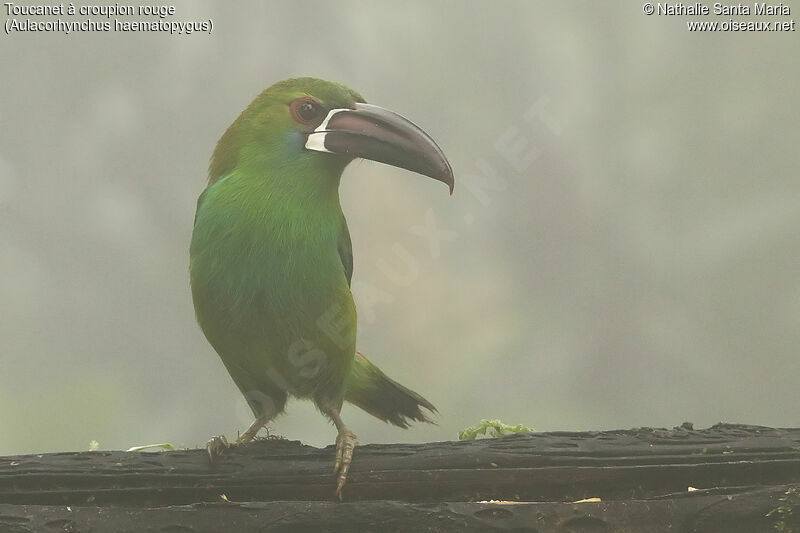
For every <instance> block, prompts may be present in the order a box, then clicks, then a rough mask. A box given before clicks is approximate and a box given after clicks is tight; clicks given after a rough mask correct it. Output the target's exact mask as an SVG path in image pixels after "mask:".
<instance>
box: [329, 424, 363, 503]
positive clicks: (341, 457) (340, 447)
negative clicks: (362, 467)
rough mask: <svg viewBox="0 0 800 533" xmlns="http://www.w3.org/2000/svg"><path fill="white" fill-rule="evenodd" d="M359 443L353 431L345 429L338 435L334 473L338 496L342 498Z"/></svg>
mask: <svg viewBox="0 0 800 533" xmlns="http://www.w3.org/2000/svg"><path fill="white" fill-rule="evenodd" d="M357 444H358V437H356V436H355V434H354V433H353V432H352V431H349V430H345V431H342V432H341V433H339V434H338V435H337V436H336V462H335V463H334V464H333V473H334V474H338V476H337V478H336V497H337V498H338V499H339V501H341V500H342V490H343V489H344V484H345V482H346V481H347V471H348V470H350V463H351V462H352V461H353V450H355V449H356V445H357Z"/></svg>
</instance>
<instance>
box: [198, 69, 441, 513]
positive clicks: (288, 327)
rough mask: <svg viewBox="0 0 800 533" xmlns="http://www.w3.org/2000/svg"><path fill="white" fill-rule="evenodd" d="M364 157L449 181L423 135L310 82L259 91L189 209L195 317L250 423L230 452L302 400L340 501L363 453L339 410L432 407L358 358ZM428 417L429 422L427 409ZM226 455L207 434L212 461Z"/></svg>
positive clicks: (416, 413)
mask: <svg viewBox="0 0 800 533" xmlns="http://www.w3.org/2000/svg"><path fill="white" fill-rule="evenodd" d="M355 158H364V159H370V160H373V161H379V162H382V163H386V164H389V165H393V166H396V167H401V168H404V169H408V170H411V171H413V172H416V173H419V174H423V175H425V176H429V177H431V178H434V179H436V180H439V181H442V182H444V183H445V184H447V186H448V187H449V189H450V193H451V194H452V192H453V185H454V179H453V171H452V169H451V167H450V164H449V163H448V161H447V159H446V158H445V156H444V154H443V153H442V150H441V149H440V148H439V147H438V146H437V145H436V143H435V142H434V141H433V140H432V139H431V138H430V137H429V136H428V135H427V134H426V133H425V132H424V131H422V130H421V129H420V128H419V127H417V126H416V125H414V124H413V123H412V122H410V121H409V120H407V119H405V118H403V117H402V116H400V115H398V114H397V113H394V112H392V111H388V110H386V109H384V108H382V107H378V106H375V105H371V104H367V103H365V102H364V99H363V98H362V97H361V96H360V95H359V94H358V93H356V92H355V91H353V90H351V89H348V88H347V87H345V86H343V85H340V84H338V83H332V82H329V81H324V80H320V79H315V78H293V79H289V80H285V81H282V82H279V83H276V84H275V85H273V86H271V87H269V88H268V89H266V90H264V91H263V92H262V93H261V94H259V95H258V96H257V97H256V98H255V99H254V100H253V102H252V103H251V104H250V105H249V106H248V107H247V109H245V110H244V111H243V112H242V113H241V114H240V115H239V117H238V118H237V119H236V120H235V121H234V122H233V123H232V124H231V125H230V127H229V128H228V129H227V131H226V132H225V133H224V134H223V135H222V137H221V138H220V140H219V142H218V143H217V146H216V149H215V150H214V153H213V155H212V157H211V163H210V165H209V171H208V186H207V187H206V189H205V190H204V191H203V193H202V194H201V195H200V198H199V199H198V201H197V212H196V214H195V220H194V230H193V233H192V242H191V247H190V278H191V288H192V297H193V300H194V308H195V313H196V315H197V321H198V322H199V324H200V327H201V328H202V330H203V333H204V334H205V336H206V338H207V339H208V341H209V343H211V345H212V346H213V348H214V350H216V352H217V353H218V354H219V356H220V358H221V359H222V362H223V363H224V365H225V368H227V370H228V372H229V373H230V375H231V377H232V378H233V381H234V382H235V383H236V385H237V386H238V387H239V389H240V390H241V391H242V393H243V394H244V397H245V399H246V400H247V403H248V405H249V406H250V408H251V409H252V411H253V413H254V415H255V421H254V422H253V424H252V425H251V426H250V427H249V428H248V429H247V430H246V431H245V432H244V433H243V434H242V435H241V436H240V437H239V438H238V439H237V441H236V442H237V443H239V444H240V443H245V442H248V441H251V440H253V438H254V437H255V436H256V434H257V433H258V431H259V430H260V429H261V428H262V427H264V426H265V425H266V424H267V423H268V422H269V421H270V420H272V419H273V418H275V417H276V416H277V415H279V414H280V413H282V412H283V410H284V406H285V404H286V400H287V398H288V397H295V398H305V399H310V400H311V401H313V402H314V404H316V406H317V408H318V409H319V410H320V411H321V412H322V413H323V414H324V415H325V416H327V417H328V418H329V419H330V420H331V421H332V422H333V424H334V425H335V426H336V429H337V431H338V435H337V437H336V458H335V464H334V473H335V475H336V495H337V496H338V497H339V498H340V499H341V497H342V488H343V487H344V484H345V481H346V479H347V472H348V469H349V467H350V463H351V461H352V457H353V450H354V449H355V446H356V444H357V442H358V441H357V439H356V436H355V435H354V434H353V433H352V432H351V431H350V430H349V429H348V428H347V426H346V425H345V423H344V422H343V421H342V417H341V415H340V411H341V408H342V403H343V402H344V401H347V402H350V403H352V404H354V405H356V406H358V407H360V408H361V409H363V410H365V411H367V412H368V413H370V414H371V415H373V416H375V417H377V418H379V419H381V420H384V421H386V422H389V423H391V424H394V425H396V426H400V427H403V428H405V427H408V425H409V423H410V422H412V421H425V422H430V419H429V415H430V413H434V412H435V411H436V409H435V408H434V406H433V405H432V404H431V403H430V402H429V401H428V400H426V399H425V398H423V397H422V396H420V395H419V394H417V393H416V392H414V391H412V390H409V389H407V388H406V387H404V386H402V385H400V384H399V383H397V382H395V381H393V380H392V379H390V378H389V377H387V376H386V375H385V374H384V373H383V372H382V371H381V370H380V369H379V368H378V367H377V366H375V364H374V363H372V362H371V361H370V360H368V359H367V358H366V357H364V356H363V355H362V354H361V353H359V352H357V351H356V308H355V304H354V302H353V295H352V294H351V292H350V281H351V278H352V275H353V254H352V248H351V244H350V234H349V232H348V229H347V223H346V221H345V217H344V215H343V214H342V208H341V205H340V203H339V181H340V178H341V175H342V171H343V170H344V168H345V167H346V166H347V164H348V163H350V161H352V160H353V159H355ZM426 411H427V412H426ZM227 446H229V445H228V443H227V440H226V439H225V438H224V437H222V436H218V437H213V438H212V439H211V440H210V441H209V443H208V446H207V449H208V451H209V455H210V456H211V457H212V460H213V458H214V457H215V456H216V455H217V454H219V453H220V452H221V451H222V450H224V449H225V448H226V447H227Z"/></svg>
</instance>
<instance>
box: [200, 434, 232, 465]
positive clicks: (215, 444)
mask: <svg viewBox="0 0 800 533" xmlns="http://www.w3.org/2000/svg"><path fill="white" fill-rule="evenodd" d="M230 447H231V444H230V443H229V442H228V439H226V438H225V435H214V436H213V437H211V438H210V439H208V442H207V443H206V453H207V454H208V460H209V461H211V462H212V463H213V462H214V461H215V460H216V459H217V457H219V456H220V455H222V452H224V451H225V450H227V449H228V448H230Z"/></svg>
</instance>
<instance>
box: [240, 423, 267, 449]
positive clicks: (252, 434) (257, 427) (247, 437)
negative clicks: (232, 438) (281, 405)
mask: <svg viewBox="0 0 800 533" xmlns="http://www.w3.org/2000/svg"><path fill="white" fill-rule="evenodd" d="M268 421H269V419H268V418H267V417H266V416H259V417H258V418H256V419H255V420H253V423H252V424H250V427H249V428H247V431H245V432H244V433H242V435H241V436H240V437H239V438H238V439H236V444H245V443H247V442H250V441H251V440H253V439H254V438H256V434H257V433H258V432H259V431H261V428H263V427H264V426H266V425H267V422H268Z"/></svg>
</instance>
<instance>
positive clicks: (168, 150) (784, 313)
mask: <svg viewBox="0 0 800 533" xmlns="http://www.w3.org/2000/svg"><path fill="white" fill-rule="evenodd" d="M76 5H82V3H77V4H76ZM172 5H175V6H176V15H175V16H174V17H171V18H170V19H167V20H175V21H195V20H197V21H202V20H207V19H212V20H213V23H214V30H213V33H212V34H211V35H208V34H203V33H196V34H192V35H188V36H187V35H174V36H170V35H169V34H154V33H129V34H125V33H115V32H109V33H88V34H70V35H64V34H57V33H40V32H37V33H32V32H30V33H12V34H11V35H10V36H9V35H5V34H2V35H0V58H1V59H2V66H3V71H2V79H0V454H18V453H30V452H41V451H61V450H82V449H88V447H89V442H90V441H91V440H96V441H98V442H99V444H100V448H101V449H115V448H116V449H118V448H128V447H130V446H135V445H142V444H149V443H156V442H171V443H173V444H175V445H178V446H201V445H203V444H204V443H205V441H206V439H207V438H208V437H209V436H211V435H214V434H220V433H224V434H226V435H228V437H235V435H236V432H237V431H243V430H244V429H245V428H246V427H247V426H248V425H249V424H250V422H251V420H252V419H251V414H250V412H249V409H248V408H247V407H246V404H245V402H244V400H243V399H242V397H241V394H240V393H239V391H238V390H237V389H236V387H235V386H234V384H233V381H232V380H231V378H230V377H229V376H228V374H227V372H226V371H225V369H224V367H223V366H222V363H221V362H220V360H219V358H218V357H217V355H216V354H215V353H214V351H213V350H212V348H211V347H210V346H209V345H208V344H207V342H206V341H205V339H204V337H203V335H202V333H201V331H200V329H199V327H198V326H197V325H196V323H195V320H194V312H193V308H192V302H191V297H190V292H189V281H188V270H187V269H188V245H189V238H190V235H191V230H192V219H193V216H194V209H195V202H196V199H197V196H198V195H199V194H200V192H201V191H202V190H203V188H204V184H205V180H206V169H207V165H208V160H209V157H210V155H211V152H212V150H213V148H214V145H215V143H216V141H217V139H218V138H219V137H220V135H221V134H222V133H223V132H224V131H225V129H226V128H227V127H228V125H229V124H230V123H231V122H232V121H233V120H234V119H235V118H236V117H237V115H238V114H239V113H240V111H241V110H242V109H244V108H245V107H246V106H247V105H248V104H249V103H250V101H251V100H252V98H253V97H255V96H256V95H257V94H258V93H259V92H260V91H261V90H263V89H264V88H266V87H267V86H269V85H271V84H272V83H274V82H276V81H279V80H282V79H285V78H288V77H292V76H299V75H308V76H315V77H321V78H326V79H330V80H334V81H338V82H341V83H344V84H346V85H348V86H350V87H352V88H354V89H356V90H357V91H359V92H361V93H362V94H363V95H364V96H365V98H366V99H367V101H368V102H371V103H375V104H378V105H381V106H384V107H387V108H389V109H392V110H394V111H397V112H399V113H401V114H403V115H405V116H407V117H408V118H410V119H411V120H413V121H414V122H416V123H417V124H418V125H420V126H421V127H422V128H424V129H425V130H426V131H427V132H428V133H430V134H431V136H432V137H433V138H434V139H436V141H437V142H438V143H439V145H440V146H441V147H442V148H443V150H444V152H445V153H446V154H447V156H448V158H449V160H450V162H451V164H452V166H453V169H454V171H455V176H456V187H455V194H454V195H453V196H452V197H449V196H448V194H447V190H446V187H444V186H443V185H442V184H441V183H438V182H435V181H433V180H429V179H425V178H422V177H420V176H418V175H415V174H412V173H410V172H407V171H404V170H400V169H396V168H391V167H388V166H385V165H381V164H378V163H374V162H369V161H357V162H355V163H353V164H352V165H350V167H349V168H348V169H347V170H346V171H345V175H344V177H343V180H342V187H341V198H342V202H343V208H344V211H345V214H346V215H347V217H348V222H349V226H350V231H351V234H352V239H353V249H354V256H355V274H354V278H353V281H354V285H353V288H354V293H355V296H356V303H357V305H358V306H359V349H360V350H361V351H363V352H364V353H365V354H366V355H367V356H368V357H370V359H371V360H373V361H374V362H375V363H376V364H378V365H379V366H380V367H382V369H383V370H384V371H385V372H386V373H387V374H388V375H390V376H391V377H393V378H394V379H396V380H397V381H399V382H401V383H402V384H404V385H406V386H408V387H410V388H412V389H414V390H416V391H418V392H420V393H421V394H422V395H424V396H425V397H426V398H428V399H429V400H430V401H431V402H433V403H434V404H435V405H436V406H437V407H438V408H439V411H440V416H439V418H438V425H436V426H434V425H417V426H415V427H413V428H411V429H409V430H401V429H398V428H394V427H391V426H389V425H387V424H384V423H383V422H381V421H379V420H377V419H374V418H372V417H371V416H369V415H367V414H365V413H363V412H361V411H360V410H358V409H357V408H355V407H353V406H346V407H345V409H344V411H343V417H344V420H345V421H346V422H347V423H348V425H349V426H350V427H351V428H352V429H353V431H354V432H355V433H356V434H357V435H358V436H359V437H360V440H361V442H362V443H370V442H403V441H405V442H420V441H430V440H446V439H454V438H456V435H457V433H458V431H459V430H461V429H463V428H464V427H466V426H469V425H472V424H475V423H477V422H478V421H479V420H480V419H481V418H499V419H501V420H503V421H504V422H507V423H510V424H520V423H521V424H526V425H528V426H533V427H534V428H536V429H537V430H539V431H547V430H585V429H613V428H630V427H636V426H643V425H644V426H674V425H678V424H680V423H682V422H683V421H692V422H694V423H695V424H696V425H697V426H708V425H711V424H713V423H716V422H719V421H728V422H741V423H752V424H762V425H770V426H798V425H800V409H798V407H799V405H798V403H799V402H798V398H799V396H798V385H799V383H798V381H799V380H800V378H799V376H800V357H798V344H800V328H799V327H798V326H800V275H799V274H800V233H799V232H798V228H799V227H800V179H798V178H799V176H798V170H800V161H799V159H798V146H800V130H799V129H798V123H800V112H798V109H800V106H798V101H797V87H798V84H799V83H800V61H798V59H800V57H799V56H800V54H799V51H800V47H799V46H798V32H788V33H748V32H735V33H724V32H715V33H690V32H688V31H687V29H686V20H691V19H692V17H669V16H645V15H644V14H643V13H642V4H641V3H637V2H630V1H625V2H623V1H617V2H592V1H588V0H587V1H572V2H563V1H541V2H528V1H517V2H513V1H505V2H495V3H489V2H463V1H459V2H457V1H438V2H427V1H426V2H419V1H418V2H414V1H412V2H404V3H403V4H402V8H401V7H399V5H398V4H397V3H396V2H355V1H352V2H336V3H333V2H330V3H323V2H293V1H286V2H259V1H252V2H238V3H236V4H232V3H223V2H209V1H193V2H188V1H186V2H184V1H177V0H176V1H175V2H173V3H172ZM3 9H4V11H3V22H5V20H6V18H8V17H6V14H5V8H3ZM798 9H800V8H798ZM794 16H796V14H795V13H793V14H792V17H794ZM792 17H772V18H769V19H768V20H781V21H783V20H784V19H789V18H792ZM18 18H23V19H24V18H26V17H18ZM85 18H86V17H75V18H67V19H68V20H84V19H85ZM93 18H97V19H101V18H102V17H93ZM742 18H743V19H745V20H757V18H756V17H749V18H748V17H742ZM127 20H153V19H145V18H144V17H128V18H127ZM699 20H706V19H702V18H701V19H699ZM707 20H720V21H721V20H727V19H726V18H725V17H722V18H717V17H713V16H712V17H708V18H707ZM431 228H434V229H435V232H433V234H434V235H436V238H435V239H430V238H429V236H430V235H431V234H432V233H431ZM273 428H274V432H275V433H278V434H281V435H284V436H286V437H288V438H290V439H300V440H302V441H303V442H306V443H309V444H313V445H316V446H325V445H329V444H332V443H333V441H334V438H335V430H334V428H333V426H332V425H331V424H329V423H328V422H327V421H326V420H325V419H324V418H323V417H322V416H321V415H319V414H318V413H317V412H316V411H315V409H314V408H313V406H312V404H310V403H307V402H300V401H293V402H290V404H289V406H288V411H287V414H285V415H284V416H282V417H281V418H279V419H278V420H276V422H275V423H274V424H273Z"/></svg>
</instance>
